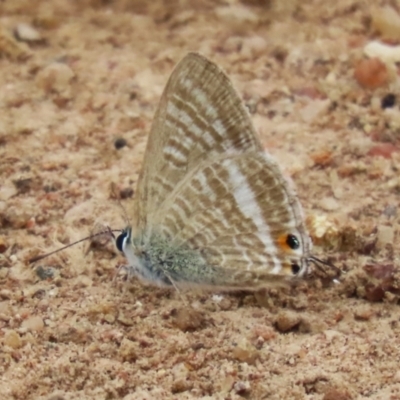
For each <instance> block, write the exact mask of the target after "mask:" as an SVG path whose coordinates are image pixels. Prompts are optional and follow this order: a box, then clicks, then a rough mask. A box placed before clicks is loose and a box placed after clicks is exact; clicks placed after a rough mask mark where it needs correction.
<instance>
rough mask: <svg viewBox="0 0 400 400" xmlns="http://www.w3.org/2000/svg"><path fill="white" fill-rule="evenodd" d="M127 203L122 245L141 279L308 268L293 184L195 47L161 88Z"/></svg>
mask: <svg viewBox="0 0 400 400" xmlns="http://www.w3.org/2000/svg"><path fill="white" fill-rule="evenodd" d="M135 213H136V215H135V219H136V225H135V226H134V229H133V241H132V243H131V246H133V247H132V248H129V249H127V250H124V251H125V254H126V255H127V257H128V258H129V260H130V262H131V264H135V265H133V267H132V268H133V269H134V271H135V272H136V273H138V274H139V275H141V276H142V277H144V278H145V279H149V280H153V281H158V282H161V283H169V284H171V283H176V284H180V283H182V282H183V283H188V284H191V283H195V284H199V285H205V286H210V285H211V286H212V285H215V286H219V287H232V288H237V287H246V288H251V287H258V286H260V285H263V284H267V283H268V282H269V281H271V280H273V278H272V277H273V276H278V277H279V276H287V275H292V272H293V269H291V268H292V267H293V266H296V267H298V270H297V272H299V271H300V272H301V273H300V275H301V274H303V273H304V272H305V270H306V268H307V259H308V255H309V252H310V250H311V241H310V239H309V236H308V234H307V232H306V229H305V226H304V219H303V215H302V211H301V206H300V203H299V201H298V199H297V196H296V195H295V192H294V191H293V189H292V188H291V185H290V183H289V182H288V180H287V179H286V178H285V177H284V176H283V174H282V172H281V170H280V169H279V166H278V165H277V164H276V163H275V161H273V160H272V158H271V157H270V156H269V155H268V154H266V153H265V152H264V150H263V149H262V146H261V144H260V142H259V140H258V138H257V136H256V134H255V132H254V129H253V126H252V123H251V120H250V117H249V115H248V112H247V110H246V109H245V107H244V105H243V104H242V102H241V100H240V98H239V96H238V95H237V93H236V91H235V90H234V89H233V87H232V85H231V83H230V81H229V79H228V78H227V77H226V75H225V74H224V73H223V72H222V71H221V70H220V69H219V68H218V67H217V66H216V65H215V64H213V63H212V62H210V61H208V60H207V59H206V58H204V57H202V56H200V55H198V54H194V53H190V54H189V55H187V56H186V57H185V58H184V59H183V60H182V61H181V62H180V63H179V64H178V65H177V67H176V68H175V70H174V71H173V73H172V75H171V77H170V79H169V81H168V84H167V86H166V88H165V90H164V93H163V95H162V98H161V101H160V105H159V107H158V110H157V112H156V116H155V119H154V122H153V126H152V129H151V133H150V137H149V141H148V144H147V148H146V153H145V157H144V163H143V169H142V172H141V174H140V178H139V183H138V190H137V194H136V198H135ZM290 235H292V236H290ZM290 237H291V238H292V240H291V241H289V240H288V238H290ZM293 237H294V239H293ZM299 266H300V267H299Z"/></svg>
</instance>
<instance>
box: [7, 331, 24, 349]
mask: <svg viewBox="0 0 400 400" xmlns="http://www.w3.org/2000/svg"><path fill="white" fill-rule="evenodd" d="M3 340H4V344H5V345H6V346H9V347H11V348H12V349H19V348H20V347H21V346H22V341H21V338H20V336H19V335H18V333H17V332H15V331H13V330H10V331H7V332H6V333H5V335H4V339H3Z"/></svg>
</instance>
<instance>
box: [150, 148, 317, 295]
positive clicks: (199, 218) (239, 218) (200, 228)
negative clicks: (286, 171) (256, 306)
mask: <svg viewBox="0 0 400 400" xmlns="http://www.w3.org/2000/svg"><path fill="white" fill-rule="evenodd" d="M154 217H155V219H154V222H155V226H156V227H157V228H155V230H154V231H153V235H156V236H157V237H163V238H168V248H169V249H170V251H171V253H174V252H176V249H179V248H188V249H191V250H193V254H197V255H199V257H201V258H202V260H203V262H202V263H200V264H199V265H200V267H199V268H197V269H196V263H193V264H194V267H190V266H189V267H185V268H178V269H176V267H175V265H173V266H172V269H171V271H168V266H165V269H166V272H167V274H169V276H171V278H172V279H174V280H175V281H176V282H182V281H183V282H196V283H198V284H205V285H210V284H218V285H222V282H223V283H224V285H225V286H231V287H234V286H235V285H239V286H242V285H244V283H245V282H246V281H248V282H252V283H253V286H256V282H258V283H259V284H265V283H266V281H271V280H273V279H272V278H271V276H272V275H275V276H278V275H280V276H282V277H285V276H293V275H294V271H293V266H297V267H298V269H297V271H295V273H296V274H297V275H298V276H299V275H300V276H301V275H302V274H303V273H304V272H305V271H306V268H307V258H308V255H309V252H310V250H311V241H310V238H309V236H308V234H307V232H306V229H305V226H304V219H303V215H302V211H301V206H300V203H299V201H298V199H297V196H296V194H295V192H294V190H293V189H292V188H291V185H290V183H289V182H288V180H287V179H285V178H284V176H283V175H282V173H281V171H280V169H279V166H278V165H277V164H276V162H275V161H274V160H273V159H271V157H269V156H268V155H266V154H263V153H261V152H254V151H253V152H251V151H250V152H247V153H243V154H223V155H220V156H219V157H217V158H216V159H215V160H212V161H206V162H203V163H201V164H200V165H199V166H198V167H197V168H196V169H194V170H193V171H192V172H191V173H190V174H188V175H187V176H186V177H185V179H184V180H183V181H182V182H181V183H180V185H178V186H177V187H176V189H175V190H174V191H173V192H172V193H171V194H170V195H169V196H168V198H167V201H166V202H165V203H164V204H163V205H162V207H161V208H160V209H159V210H158V212H157V213H156V214H155V215H154ZM289 236H290V237H291V238H293V237H295V238H296V239H297V240H298V243H297V246H294V247H293V246H292V247H293V248H292V247H291V246H290V245H289V243H288V239H287V238H288V237H289ZM175 264H179V262H178V263H175ZM210 277H212V282H209V280H210ZM218 279H221V281H222V282H219V281H218ZM246 286H248V287H250V286H251V285H250V284H249V283H248V284H246Z"/></svg>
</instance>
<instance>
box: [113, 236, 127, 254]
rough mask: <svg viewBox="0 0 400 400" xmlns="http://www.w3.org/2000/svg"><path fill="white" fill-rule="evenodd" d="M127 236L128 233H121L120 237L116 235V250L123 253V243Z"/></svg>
mask: <svg viewBox="0 0 400 400" xmlns="http://www.w3.org/2000/svg"><path fill="white" fill-rule="evenodd" d="M128 236H129V232H128V231H123V232H122V233H121V234H120V235H118V237H117V240H116V241H115V245H116V246H117V249H118V250H119V251H120V252H121V253H123V252H124V243H125V240H126V238H127V237H128Z"/></svg>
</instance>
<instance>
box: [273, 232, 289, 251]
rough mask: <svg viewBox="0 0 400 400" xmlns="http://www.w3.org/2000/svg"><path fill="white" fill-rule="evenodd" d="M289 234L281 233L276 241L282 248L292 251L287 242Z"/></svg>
mask: <svg viewBox="0 0 400 400" xmlns="http://www.w3.org/2000/svg"><path fill="white" fill-rule="evenodd" d="M287 236H288V235H287V234H284V235H281V236H279V237H278V240H277V241H276V242H277V243H276V244H277V246H278V247H280V248H281V249H282V250H285V251H290V250H291V248H290V247H289V245H288V244H287V243H286V242H287Z"/></svg>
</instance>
